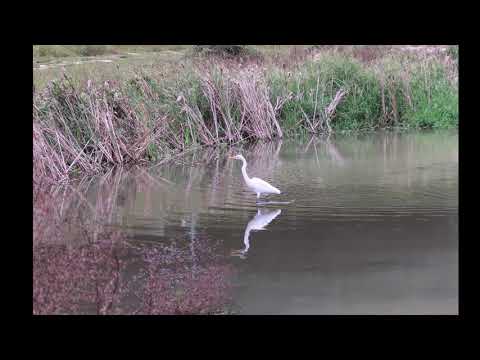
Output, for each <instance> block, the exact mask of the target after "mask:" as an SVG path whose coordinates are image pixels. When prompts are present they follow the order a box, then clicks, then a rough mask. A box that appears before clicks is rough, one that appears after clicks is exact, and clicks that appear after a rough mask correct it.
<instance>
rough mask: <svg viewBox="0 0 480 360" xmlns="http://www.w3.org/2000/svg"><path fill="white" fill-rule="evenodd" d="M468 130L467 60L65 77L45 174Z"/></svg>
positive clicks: (261, 65) (48, 114)
mask: <svg viewBox="0 0 480 360" xmlns="http://www.w3.org/2000/svg"><path fill="white" fill-rule="evenodd" d="M457 125H458V71H457V62H456V59H454V58H452V57H451V56H448V55H447V54H444V53H434V54H424V53H422V54H416V53H415V54H410V53H400V52H395V53H391V54H387V55H382V56H381V57H379V58H378V59H371V60H368V61H361V60H359V59H358V58H356V57H354V56H350V55H349V54H345V53H338V52H336V51H330V50H320V51H319V52H317V53H313V54H311V56H309V57H307V58H305V59H304V60H303V61H302V62H301V63H295V65H289V64H287V65H285V64H279V63H274V62H270V63H267V62H262V61H246V62H239V61H232V60H226V59H222V60H220V59H215V58H213V59H212V58H210V59H209V60H205V59H202V61H195V60H192V61H191V62H189V63H188V64H187V66H184V67H182V68H181V69H179V71H177V72H175V73H173V74H165V73H163V72H161V71H149V72H148V73H147V72H146V71H144V72H138V73H137V75H136V76H135V77H134V78H122V79H117V80H114V81H113V80H112V81H107V82H103V83H99V82H95V81H93V80H89V81H86V82H84V83H76V82H73V81H72V80H71V78H69V77H68V76H65V77H64V78H63V79H61V80H57V81H52V82H50V83H49V85H48V86H47V87H46V88H45V89H43V90H41V91H40V92H35V91H34V94H33V155H34V175H35V176H42V177H48V178H50V179H52V180H57V181H58V180H61V179H65V178H68V177H70V176H72V175H74V174H78V173H98V172H100V171H101V170H102V169H104V168H106V167H109V166H111V165H114V164H126V163H139V162H149V161H158V160H161V159H168V158H169V157H171V156H173V155H175V154H178V153H181V152H184V151H186V150H188V149H191V148H192V147H195V146H199V145H217V144H219V143H233V142H237V141H242V140H257V139H272V138H275V137H282V136H290V135H297V134H307V133H323V132H329V131H342V130H370V129H375V128H381V127H390V126H395V127H403V128H449V127H456V126H457Z"/></svg>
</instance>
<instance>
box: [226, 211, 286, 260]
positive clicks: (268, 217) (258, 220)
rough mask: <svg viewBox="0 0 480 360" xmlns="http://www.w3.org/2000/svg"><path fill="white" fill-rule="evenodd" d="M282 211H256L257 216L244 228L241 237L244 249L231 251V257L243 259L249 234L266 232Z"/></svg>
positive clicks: (247, 247)
mask: <svg viewBox="0 0 480 360" xmlns="http://www.w3.org/2000/svg"><path fill="white" fill-rule="evenodd" d="M281 212H282V210H280V209H278V210H274V211H268V212H267V211H263V212H262V211H261V210H260V209H258V211H257V214H256V215H255V217H254V218H253V219H252V220H250V221H249V222H248V224H247V227H246V228H245V233H244V235H243V243H244V244H245V247H244V248H243V249H241V250H234V251H232V255H233V256H239V257H240V258H242V259H245V257H246V254H247V252H248V249H249V248H250V232H251V231H252V230H256V231H259V230H266V229H265V227H266V226H267V225H268V224H270V223H271V222H272V221H273V220H274V219H275V218H276V217H277V216H278V215H280V213H281Z"/></svg>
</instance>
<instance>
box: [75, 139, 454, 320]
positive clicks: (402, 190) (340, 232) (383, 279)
mask: <svg viewBox="0 0 480 360" xmlns="http://www.w3.org/2000/svg"><path fill="white" fill-rule="evenodd" d="M240 152H241V153H242V154H243V155H244V156H245V158H246V159H247V162H248V167H247V172H248V173H249V175H250V176H251V177H253V176H256V177H260V178H262V179H264V180H266V181H269V182H271V183H272V184H273V185H274V186H276V187H278V188H279V189H280V190H281V191H282V194H280V195H271V196H268V197H267V198H266V199H264V201H265V202H266V205H262V206H258V205H257V204H256V199H255V197H256V196H255V194H254V193H252V192H250V191H249V190H248V189H247V188H246V187H245V185H244V184H243V179H242V177H241V172H240V168H241V162H240V161H237V160H231V159H228V155H229V154H233V153H240ZM112 176H113V177H114V179H115V180H114V181H113V182H112V181H111V180H109V181H110V183H108V186H107V187H105V186H102V184H103V183H102V181H105V180H94V181H91V182H90V183H89V184H88V186H86V187H85V190H84V194H83V196H84V197H85V199H86V200H87V201H88V202H90V203H91V204H92V207H95V204H96V203H97V202H98V199H99V197H101V196H105V192H108V196H107V197H108V209H107V210H105V209H104V210H102V211H106V213H107V217H103V219H107V220H104V221H105V222H106V223H108V224H109V225H111V226H112V227H115V228H120V229H122V231H125V232H126V234H128V238H129V241H131V242H133V243H137V244H139V246H146V245H145V244H163V243H166V242H168V241H171V239H173V238H182V239H184V241H186V242H191V244H192V248H191V249H192V256H195V254H194V253H195V251H197V252H198V251H199V250H198V246H201V245H199V244H201V243H200V242H198V243H197V245H195V246H197V248H195V246H193V245H194V244H195V242H196V241H197V239H199V238H200V237H207V238H209V239H214V240H215V241H216V243H217V244H218V246H217V248H216V249H217V250H216V251H218V252H220V253H221V254H222V255H224V256H226V257H227V263H228V265H229V266H230V267H231V268H232V269H234V270H235V271H234V272H232V273H231V275H230V277H229V280H228V281H229V283H230V285H231V288H230V290H229V291H230V295H231V297H232V299H231V300H232V301H231V303H232V305H233V307H234V308H235V311H236V312H237V313H240V314H457V313H458V135H457V133H456V132H422V133H413V134H399V133H391V132H385V133H375V134H367V135H357V136H335V137H330V139H320V138H312V139H307V140H298V141H296V140H295V141H294V140H288V141H287V140H284V141H283V142H274V143H258V144H254V145H250V146H243V147H236V148H235V149H233V150H232V149H228V150H227V149H206V150H205V151H201V152H197V153H195V154H191V155H189V156H187V157H185V158H182V159H181V160H177V161H175V162H173V163H171V164H167V165H162V166H156V167H152V168H150V169H131V170H129V171H117V172H116V173H115V174H114V175H112ZM269 201H275V202H279V203H270V204H269ZM195 249H197V250H195Z"/></svg>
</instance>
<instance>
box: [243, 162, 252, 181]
mask: <svg viewBox="0 0 480 360" xmlns="http://www.w3.org/2000/svg"><path fill="white" fill-rule="evenodd" d="M242 162H243V165H242V174H243V178H244V179H245V182H248V181H250V178H249V177H248V175H247V161H246V160H245V159H242Z"/></svg>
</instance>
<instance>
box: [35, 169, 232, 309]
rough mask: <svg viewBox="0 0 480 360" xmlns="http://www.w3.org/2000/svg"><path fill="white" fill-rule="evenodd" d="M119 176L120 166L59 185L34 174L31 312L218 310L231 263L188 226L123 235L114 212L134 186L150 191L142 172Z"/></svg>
mask: <svg viewBox="0 0 480 360" xmlns="http://www.w3.org/2000/svg"><path fill="white" fill-rule="evenodd" d="M125 175H126V174H124V173H123V171H122V170H121V169H119V170H118V171H116V172H115V171H112V172H110V173H109V174H107V175H105V176H104V177H102V178H101V179H99V180H98V181H97V182H96V185H95V186H93V185H92V180H90V181H84V182H81V183H80V184H77V185H76V186H72V185H65V186H64V187H63V188H58V187H57V188H52V187H50V186H48V185H46V184H41V183H37V182H36V181H35V180H34V182H33V185H34V197H33V225H34V228H33V313H34V314H198V313H215V312H218V311H220V312H221V311H222V307H223V305H225V304H226V303H227V301H228V298H229V295H228V290H229V280H228V279H229V276H230V273H231V268H230V267H229V265H228V264H226V263H225V261H224V258H225V257H224V256H222V254H221V253H220V252H219V251H218V241H214V240H212V239H211V238H209V237H208V236H206V235H204V234H201V233H194V232H190V233H186V234H185V235H181V234H178V235H177V236H175V237H171V238H170V239H169V240H168V241H148V239H143V240H142V239H141V238H132V237H131V236H129V231H128V230H126V229H125V228H124V227H123V226H118V225H122V224H121V223H122V220H121V218H119V211H118V210H119V209H122V208H123V209H125V210H126V211H127V212H128V208H129V206H132V204H133V203H134V201H135V196H137V191H138V190H140V191H146V192H148V191H151V188H152V186H154V185H153V183H152V182H153V181H155V180H154V179H153V178H152V177H151V176H150V175H148V174H147V173H146V172H145V171H144V170H140V171H139V172H138V175H137V177H135V180H136V181H134V183H133V184H131V186H123V187H122V186H121V182H122V181H131V180H129V178H128V177H126V176H125ZM123 185H125V184H123ZM137 187H138V188H139V189H136V188H137ZM142 187H143V189H142ZM89 195H93V196H89ZM132 197H133V198H132ZM92 199H93V203H92ZM145 210H146V212H148V206H147V207H146V208H145ZM120 217H121V216H120Z"/></svg>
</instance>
